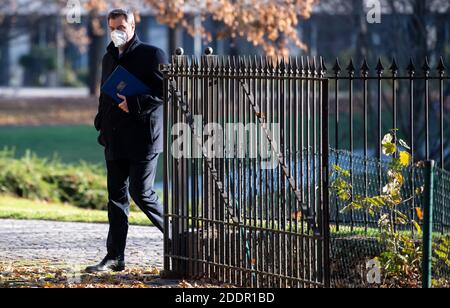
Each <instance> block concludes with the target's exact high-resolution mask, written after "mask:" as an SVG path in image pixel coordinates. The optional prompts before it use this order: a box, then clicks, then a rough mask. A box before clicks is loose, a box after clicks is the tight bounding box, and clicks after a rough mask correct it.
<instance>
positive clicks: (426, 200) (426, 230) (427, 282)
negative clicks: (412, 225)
mask: <svg viewBox="0 0 450 308" xmlns="http://www.w3.org/2000/svg"><path fill="white" fill-rule="evenodd" d="M434 166H435V162H434V161H427V162H425V174H424V176H425V191H424V195H423V210H424V211H423V214H424V215H423V256H422V288H427V289H429V288H431V270H432V246H433V199H434V198H433V191H434Z"/></svg>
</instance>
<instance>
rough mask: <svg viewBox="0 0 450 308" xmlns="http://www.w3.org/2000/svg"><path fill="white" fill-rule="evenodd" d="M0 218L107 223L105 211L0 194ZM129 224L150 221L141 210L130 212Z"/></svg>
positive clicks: (140, 223)
mask: <svg viewBox="0 0 450 308" xmlns="http://www.w3.org/2000/svg"><path fill="white" fill-rule="evenodd" d="M0 218H3V219H36V220H50V221H67V222H87V223H107V222H108V215H107V213H106V212H105V211H96V210H86V209H80V208H77V207H74V206H71V205H65V204H58V203H45V202H41V201H30V200H26V199H19V198H16V197H11V196H5V195H0ZM130 224H132V225H140V226H150V225H151V222H150V221H149V219H148V218H147V216H145V214H143V213H141V212H131V214H130Z"/></svg>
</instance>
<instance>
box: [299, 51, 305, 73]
mask: <svg viewBox="0 0 450 308" xmlns="http://www.w3.org/2000/svg"><path fill="white" fill-rule="evenodd" d="M299 70H300V74H301V75H302V76H303V75H305V58H304V57H303V56H302V57H301V58H300V66H299Z"/></svg>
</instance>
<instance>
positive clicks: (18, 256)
mask: <svg viewBox="0 0 450 308" xmlns="http://www.w3.org/2000/svg"><path fill="white" fill-rule="evenodd" d="M107 231H108V226H107V225H105V224H86V223H66V222H49V221H30V220H0V260H1V261H39V260H48V261H54V262H55V263H67V264H79V265H81V266H84V265H87V264H91V263H96V262H98V261H100V260H101V259H102V258H103V257H104V256H105V255H106V248H105V242H106V235H107ZM126 261H127V265H129V266H137V265H139V266H145V267H147V266H148V267H152V266H156V267H158V268H162V266H163V235H162V234H161V232H159V230H158V229H157V228H154V227H135V226H130V229H129V233H128V244H127V251H126Z"/></svg>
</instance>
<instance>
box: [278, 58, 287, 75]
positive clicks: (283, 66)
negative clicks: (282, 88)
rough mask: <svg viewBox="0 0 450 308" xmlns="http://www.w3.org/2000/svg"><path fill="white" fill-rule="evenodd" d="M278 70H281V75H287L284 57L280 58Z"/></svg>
mask: <svg viewBox="0 0 450 308" xmlns="http://www.w3.org/2000/svg"><path fill="white" fill-rule="evenodd" d="M278 68H279V69H280V73H281V74H285V73H286V63H285V62H284V58H283V57H281V58H279V64H278Z"/></svg>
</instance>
